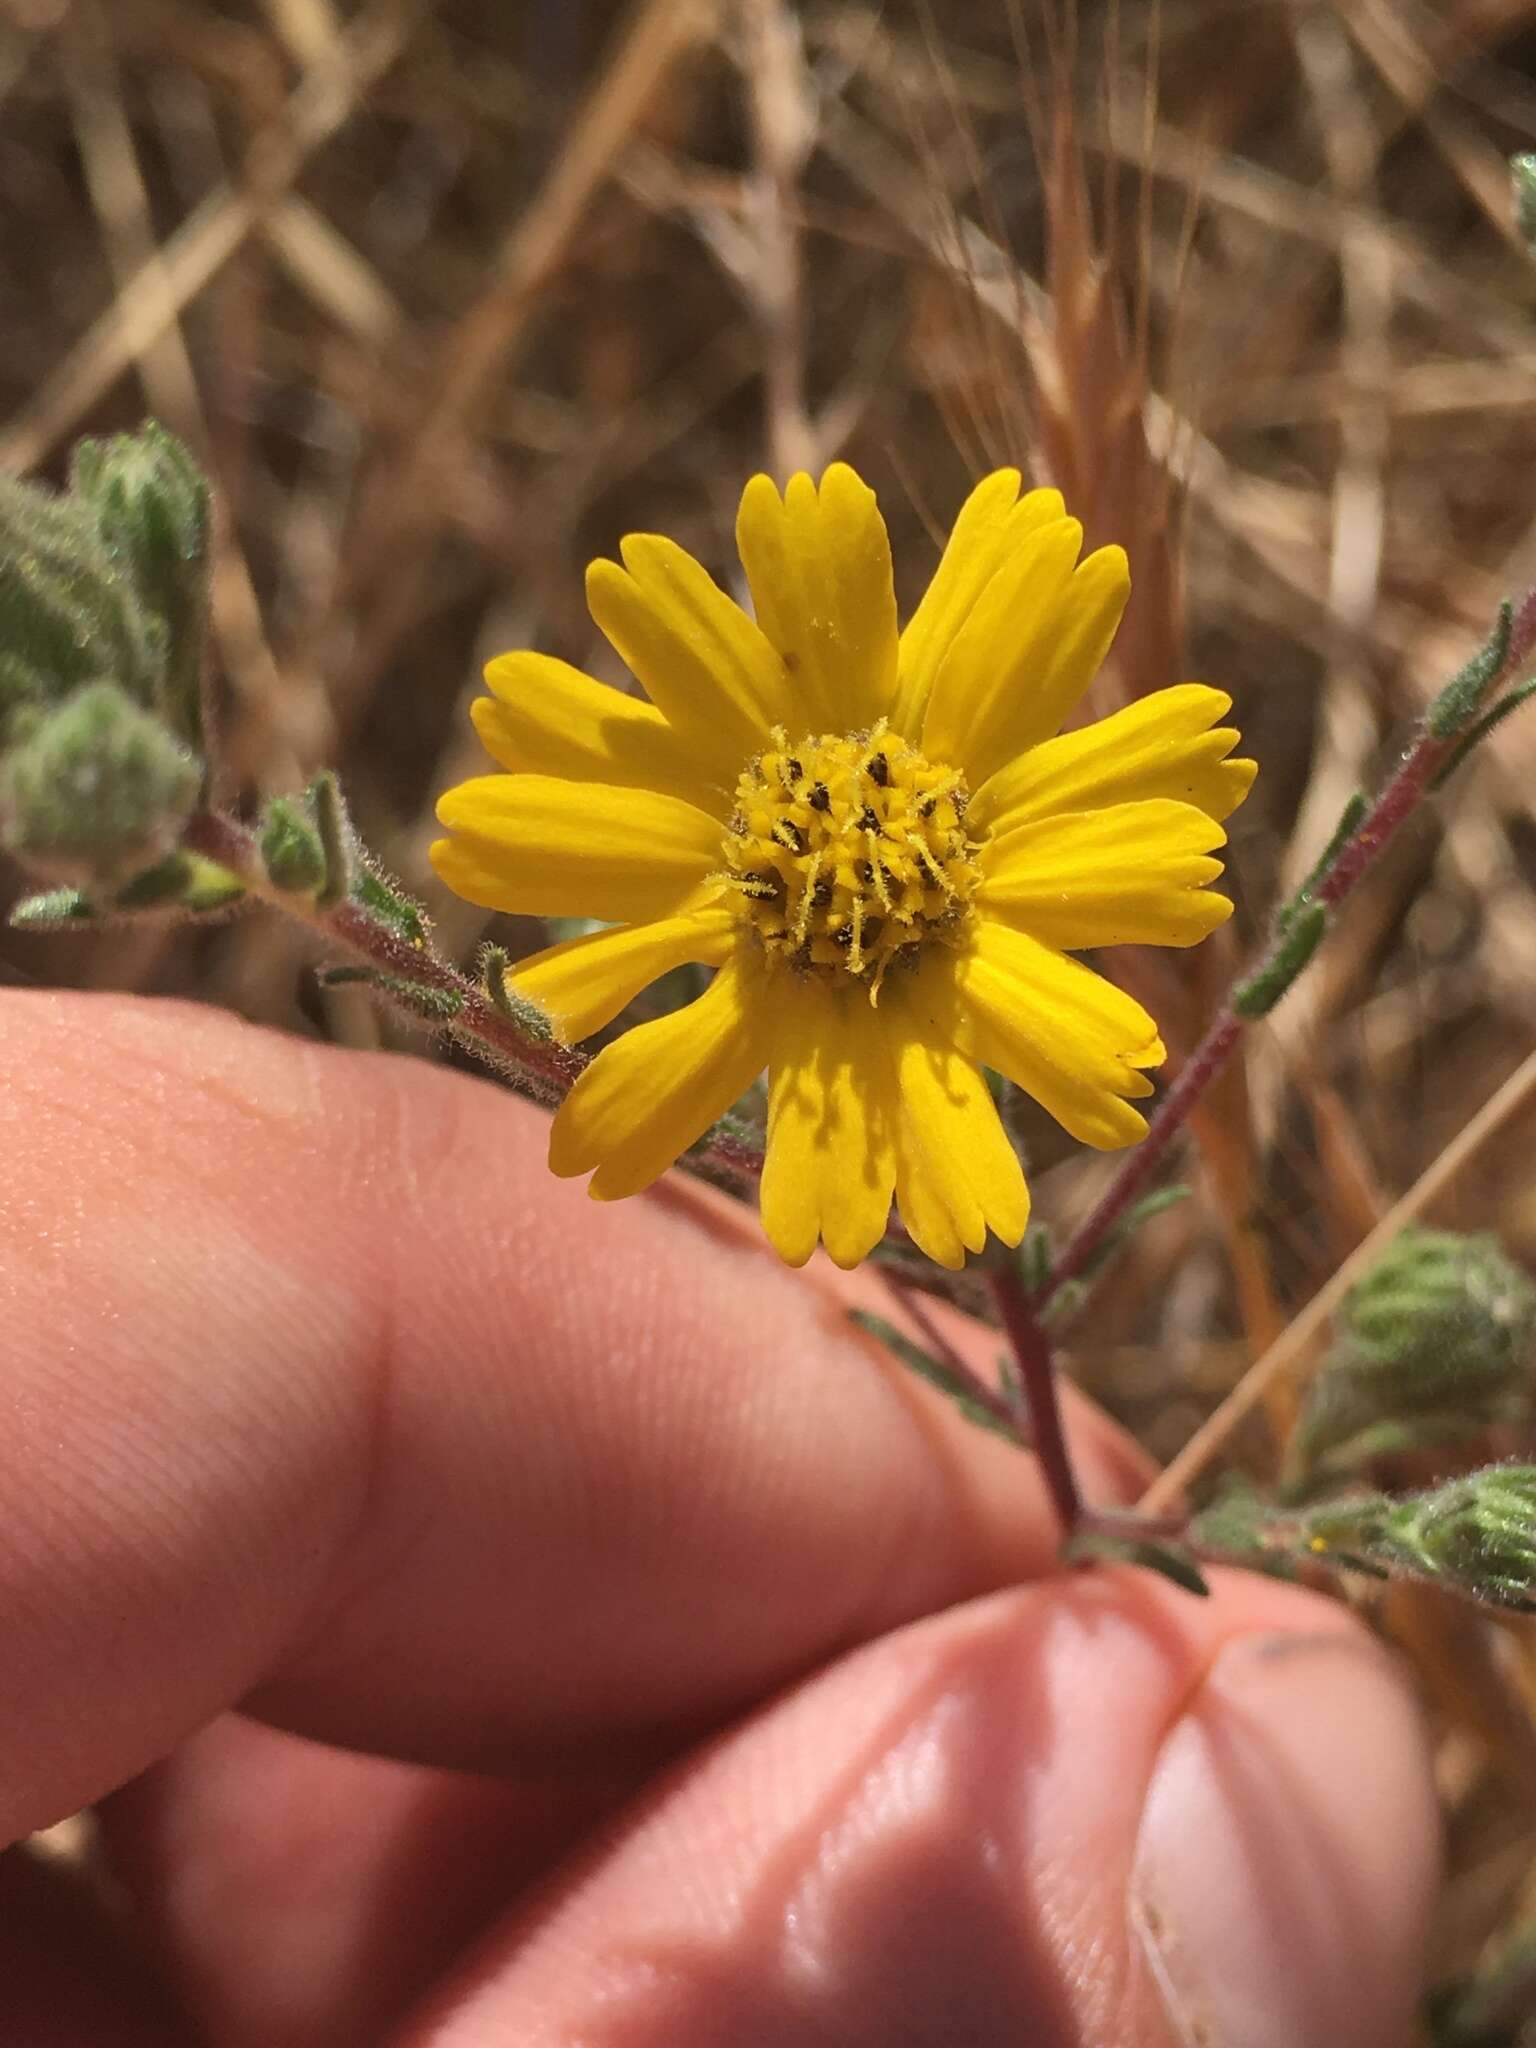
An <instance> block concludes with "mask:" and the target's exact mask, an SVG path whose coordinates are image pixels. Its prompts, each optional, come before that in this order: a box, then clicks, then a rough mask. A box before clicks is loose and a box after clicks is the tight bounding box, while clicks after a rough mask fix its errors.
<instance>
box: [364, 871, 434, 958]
mask: <svg viewBox="0 0 1536 2048" xmlns="http://www.w3.org/2000/svg"><path fill="white" fill-rule="evenodd" d="M352 894H353V896H354V898H355V899H356V901H357V902H359V903H361V904H362V906H363V908H364V909H365V910H367V911H371V912H372V914H373V915H374V916H375V917H377V918H380V919H381V920H382V921H383V922H384V923H385V924H387V925H389V926H390V928H391V929H392V930H394V931H396V932H398V933H399V934H400V936H401V938H402V939H404V940H405V942H406V944H407V945H410V946H425V945H426V943H427V919H426V913H425V912H424V911H423V909H422V907H421V905H420V904H419V903H418V902H416V900H415V899H414V897H410V896H407V895H406V894H405V892H404V890H403V889H397V888H396V887H395V886H394V885H393V883H391V882H388V881H386V880H385V878H384V877H383V876H382V875H381V874H379V873H378V871H377V870H376V869H374V868H370V867H367V866H364V865H362V864H359V866H358V869H357V872H356V874H355V875H354V876H353V878H352Z"/></svg>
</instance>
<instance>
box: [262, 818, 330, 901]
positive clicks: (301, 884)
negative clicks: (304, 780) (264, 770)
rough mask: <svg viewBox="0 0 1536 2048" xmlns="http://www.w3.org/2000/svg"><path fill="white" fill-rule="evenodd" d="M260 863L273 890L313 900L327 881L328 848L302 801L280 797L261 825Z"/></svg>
mask: <svg viewBox="0 0 1536 2048" xmlns="http://www.w3.org/2000/svg"><path fill="white" fill-rule="evenodd" d="M261 859H262V865H263V866H264V867H265V868H266V871H267V876H268V879H269V880H270V881H271V883H272V885H273V887H274V888H278V889H282V890H284V891H285V892H286V893H287V894H288V895H291V896H311V895H313V894H314V893H315V891H316V890H317V889H319V887H320V886H321V884H322V883H323V882H324V880H325V847H324V845H323V844H322V842H321V839H320V834H319V832H318V831H317V830H316V828H315V823H314V820H313V819H312V818H311V817H310V815H309V808H308V806H307V804H306V803H305V801H304V799H303V798H302V797H294V796H278V797H274V798H273V799H272V801H271V803H269V804H268V805H267V808H266V811H265V813H264V814H263V817H262V821H261Z"/></svg>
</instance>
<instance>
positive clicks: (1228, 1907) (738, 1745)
mask: <svg viewBox="0 0 1536 2048" xmlns="http://www.w3.org/2000/svg"><path fill="white" fill-rule="evenodd" d="M1436 1860H1437V1824H1436V1809H1435V1803H1434V1797H1433V1791H1432V1786H1431V1781H1430V1774H1429V1760H1428V1754H1427V1746H1426V1742H1425V1738H1424V1734H1423V1731H1422V1729H1421V1726H1420V1722H1419V1716H1418V1712H1417V1709H1416V1706H1415V1703H1414V1701H1413V1700H1412V1698H1411V1696H1410V1694H1409V1692H1408V1690H1407V1688H1406V1685H1405V1683H1404V1681H1403V1679H1402V1678H1401V1676H1400V1675H1399V1673H1398V1672H1397V1670H1396V1668H1395V1667H1394V1665H1393V1664H1392V1663H1391V1662H1390V1660H1389V1659H1388V1657H1387V1656H1386V1655H1385V1654H1384V1653H1383V1652H1382V1650H1381V1649H1380V1648H1379V1647H1378V1646H1377V1645H1375V1644H1374V1643H1372V1642H1371V1640H1370V1639H1369V1638H1368V1637H1367V1636H1366V1635H1365V1634H1364V1632H1363V1631H1361V1630H1360V1629H1359V1628H1358V1627H1357V1625H1356V1624H1355V1623H1354V1622H1353V1621H1352V1620H1351V1619H1350V1618H1349V1617H1348V1616H1347V1615H1346V1614H1345V1613H1344V1612H1343V1611H1342V1610H1341V1609H1339V1608H1337V1607H1335V1606H1332V1605H1330V1604H1328V1603H1325V1602H1323V1601H1322V1600H1320V1599H1319V1598H1317V1597H1315V1596H1312V1595H1309V1594H1304V1593H1300V1592H1298V1591H1295V1590H1293V1589H1290V1588H1285V1587H1281V1586H1277V1585H1274V1584H1272V1583H1269V1582H1266V1581H1262V1580H1259V1579H1256V1578H1253V1577H1248V1576H1242V1575H1236V1574H1225V1573H1223V1574H1218V1575H1217V1576H1216V1580H1215V1584H1214V1586H1213V1597H1212V1598H1211V1599H1210V1600H1209V1601H1208V1602H1197V1601H1194V1600H1191V1599H1189V1598H1188V1597H1187V1596H1184V1595H1181V1594H1179V1593H1177V1592H1176V1591H1174V1590H1173V1589H1171V1588H1169V1587H1167V1586H1166V1585H1164V1584H1163V1583H1162V1582H1161V1581H1158V1580H1155V1579H1153V1578H1151V1577H1150V1576H1149V1575H1146V1574H1141V1573H1134V1572H1129V1571H1113V1572H1109V1571H1105V1572H1099V1573H1094V1574H1082V1575H1078V1576H1075V1577H1072V1578H1058V1579H1053V1580H1050V1581H1046V1582H1043V1583H1041V1584H1039V1585H1036V1586H1033V1587H1027V1588H1023V1589H1020V1590H1018V1591H1016V1592H1012V1593H1006V1594H999V1595H995V1596H993V1597H992V1598H990V1599H988V1600H984V1601H981V1602H977V1603H974V1604H972V1605H970V1606H968V1607H965V1608H961V1609H956V1610H953V1611H951V1612H950V1613H947V1614H944V1615H940V1616H936V1617H933V1618H930V1619H929V1620H926V1621H923V1622H919V1623H916V1624H914V1625H913V1626H911V1627H910V1628H908V1629H906V1630H903V1631H901V1632H899V1633H898V1634H896V1635H894V1636H892V1637H889V1638H887V1639H885V1640H883V1641H881V1642H878V1643H875V1644H872V1645H869V1646H866V1647H865V1648H864V1649H862V1650H859V1651H857V1652H855V1653H854V1654H853V1655H851V1656H849V1657H847V1658H845V1659H844V1660H843V1661H842V1662H840V1663H839V1664H838V1665H837V1666H835V1667H834V1668H833V1669H832V1670H830V1671H828V1672H826V1673H825V1674H823V1675H821V1676H820V1677H818V1678H816V1679H813V1680H811V1681H810V1682H808V1683H807V1684H805V1685H803V1686H802V1687H800V1688H799V1689H798V1690H797V1691H796V1692H795V1693H794V1694H793V1695H792V1696H790V1697H789V1698H788V1699H787V1700H785V1701H784V1702H782V1703H780V1704H778V1705H776V1706H773V1707H771V1708H769V1709H767V1710H766V1711H765V1712H764V1713H762V1714H761V1715H760V1716H758V1717H757V1718H756V1719H754V1720H753V1721H752V1722H750V1723H749V1724H748V1725H747V1726H746V1727H745V1728H744V1729H742V1730H741V1731H739V1732H737V1733H735V1734H733V1735H731V1736H729V1737H727V1738H726V1739H724V1740H723V1741H722V1742H720V1743H719V1744H717V1745H715V1746H714V1747H713V1748H712V1749H711V1750H710V1751H708V1752H707V1753H705V1754H704V1755H703V1756H702V1757H701V1758H700V1759H698V1760H697V1761H696V1762H694V1763H692V1764H690V1765H688V1766H686V1767H685V1768H684V1769H683V1770H681V1771H680V1772H679V1773H678V1774H677V1775H676V1776H675V1778H674V1779H673V1781H672V1782H671V1784H670V1785H669V1786H668V1787H667V1788H666V1789H665V1790H664V1791H663V1792H662V1793H660V1794H658V1795H657V1796H656V1797H655V1798H654V1799H652V1800H651V1801H649V1802H648V1803H647V1805H646V1806H645V1808H644V1809H643V1810H642V1811H641V1812H640V1813H639V1814H638V1815H637V1816H636V1817H635V1818H634V1820H633V1822H632V1823H631V1825H630V1826H629V1828H628V1830H627V1831H626V1832H624V1833H622V1834H620V1835H618V1836H617V1837H616V1838H614V1839H613V1840H612V1841H611V1842H610V1844H609V1845H608V1846H607V1847H606V1848H605V1851H604V1853H603V1854H602V1855H601V1856H599V1857H596V1858H594V1859H592V1860H591V1861H589V1862H588V1863H587V1864H586V1865H585V1867H582V1868H579V1869H578V1870H576V1871H575V1872H574V1873H573V1874H572V1875H571V1876H570V1878H569V1879H568V1881H567V1883H566V1884H565V1886H564V1888H563V1890H562V1891H561V1892H560V1893H559V1894H558V1895H557V1896H556V1897H554V1898H553V1899H552V1900H551V1901H550V1902H549V1903H548V1904H547V1905H545V1906H544V1907H542V1908H540V1909H538V1910H536V1911H533V1912H526V1911H525V1912H523V1913H521V1914H518V1915H515V1916H514V1917H513V1918H512V1919H511V1920H510V1921H509V1923H508V1924H507V1925H506V1926H505V1927H504V1928H503V1929H502V1930H501V1931H500V1932H499V1934H498V1935H497V1936H495V1937H493V1938H492V1939H491V1940H489V1941H488V1942H487V1943H486V1944H484V1945H483V1946H482V1948H481V1949H480V1950H479V1952H478V1953H476V1954H475V1955H474V1956H473V1958H472V1959H471V1960H470V1961H469V1963H468V1964H467V1965H466V1967H465V1968H464V1969H463V1970H462V1971H461V1973H460V1974H459V1976H458V1978H457V1979H456V1980H455V1981H454V1982H452V1983H450V1984H448V1985H446V1986H445V1987H444V1988H443V1990H442V1991H441V1992H440V1993H439V1994H438V1996H437V1997H436V1998H435V1999H434V2000H433V2001H432V2002H431V2003H430V2005H429V2006H428V2007H427V2008H425V2009H424V2010H423V2011H421V2012H420V2013H419V2014H418V2015H417V2016H416V2017H415V2018H414V2019H413V2020H412V2021H411V2022H409V2023H408V2024H407V2025H405V2026H404V2027H403V2028H402V2029H401V2030H400V2032H399V2033H398V2034H397V2035H396V2036H394V2037H392V2048H471V2044H474V2048H478V2044H480V2043H483V2042H486V2041H492V2040H495V2041H502V2040H506V2041H517V2042H518V2043H519V2044H520V2048H555V2044H556V2043H567V2042H570V2041H575V2040H579V2041H581V2042H582V2043H583V2044H584V2048H676V2044H679V2043H684V2042H686V2043H699V2044H703V2043H705V2042H717V2041H718V2042H726V2041H731V2042H736V2041H740V2042H747V2041H750V2042H752V2043H754V2044H761V2048H825V2044H827V2043H831V2042H836V2043H837V2044H838V2048H865V2044H868V2048H890V2044H891V2043H893V2042H896V2041H900V2042H903V2043H906V2044H910V2048H959V2044H961V2043H972V2042H974V2043H976V2044H977V2048H981V2044H983V2043H986V2044H991V2043H996V2042H1004V2041H1030V2042H1039V2043H1042V2044H1050V2048H1174V2044H1176V2043H1177V2044H1183V2048H1189V2044H1194V2043H1211V2044H1213V2048H1214V2044H1218V2043H1220V2044H1226V2043H1231V2044H1234V2048H1235V2044H1238V2043H1241V2044H1242V2048H1325V2044H1326V2048H1333V2044H1335V2043H1337V2042H1340V2041H1350V2042H1360V2043H1362V2044H1365V2043H1369V2044H1371V2048H1406V2043H1407V2041H1408V2040H1409V2038H1410V2034H1411V2029H1412V2015H1413V2010H1414V2006H1415V2002H1416V1998H1417V1993H1418V1985H1419V1973H1420V1968H1421V1958H1422V1951H1423V1941H1424V1935H1425V1929H1426V1923H1427V1919H1428V1913H1429V1907H1430V1901H1431V1898H1432V1893H1433V1887H1434V1883H1435V1877H1436Z"/></svg>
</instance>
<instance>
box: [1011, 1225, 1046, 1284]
mask: <svg viewBox="0 0 1536 2048" xmlns="http://www.w3.org/2000/svg"><path fill="white" fill-rule="evenodd" d="M1014 1257H1015V1258H1016V1259H1017V1260H1018V1262H1019V1278H1020V1279H1021V1280H1022V1281H1023V1282H1024V1285H1025V1286H1026V1287H1027V1288H1028V1289H1029V1291H1030V1293H1031V1294H1038V1293H1040V1291H1041V1289H1042V1288H1044V1287H1046V1286H1047V1285H1048V1284H1049V1282H1050V1277H1051V1264H1052V1252H1051V1226H1050V1225H1049V1224H1048V1223H1031V1224H1030V1225H1029V1227H1028V1229H1027V1230H1026V1231H1025V1232H1024V1236H1023V1238H1022V1240H1021V1242H1020V1244H1019V1248H1018V1250H1017V1251H1016V1252H1015V1253H1014Z"/></svg>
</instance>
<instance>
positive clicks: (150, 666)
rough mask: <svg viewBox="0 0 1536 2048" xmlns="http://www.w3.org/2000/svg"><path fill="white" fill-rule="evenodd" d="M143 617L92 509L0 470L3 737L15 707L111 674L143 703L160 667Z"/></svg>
mask: <svg viewBox="0 0 1536 2048" xmlns="http://www.w3.org/2000/svg"><path fill="white" fill-rule="evenodd" d="M162 668H163V662H162V648H161V646H160V636H159V631H158V628H157V627H155V626H154V625H153V624H152V623H151V622H150V621H149V620H147V619H146V618H145V616H144V615H143V613H142V612H141V611H140V609H139V607H138V606H137V604H136V603H135V601H134V596H133V593H132V591H131V589H130V588H129V587H128V586H127V585H126V584H125V583H124V581H123V579H122V577H121V576H120V575H119V574H118V572H117V569H116V567H115V566H114V564H113V561H112V558H111V555H110V553H109V552H108V550H107V548H106V546H105V545H104V543H103V542H102V539H101V536H100V535H99V533H98V532H97V530H96V527H95V524H94V522H93V520H92V519H91V517H90V515H89V513H88V512H87V511H86V509H85V508H84V507H83V506H81V505H79V504H78V503H76V502H75V501H74V500H71V499H64V498H59V497H56V496H55V495H54V493H53V492H51V491H46V490H43V489H42V488H41V487H40V486H38V485H36V484H28V483H22V482H19V481H17V479H15V478H14V477H7V478H0V746H3V745H4V744H5V743H6V742H7V741H9V740H10V739H12V738H14V737H15V735H16V732H17V727H18V714H19V713H22V712H31V713H33V714H35V713H36V712H37V711H38V710H40V709H46V708H47V707H48V706H49V705H51V704H56V703H58V702H59V701H60V700H61V699H62V698H64V697H67V696H68V695H69V694H70V693H71V692H72V691H74V690H77V689H78V688H79V687H80V685H81V684H82V683H88V682H96V681H108V682H113V683H115V684H116V685H117V686H118V688H119V689H120V690H122V691H123V692H124V693H125V694H126V695H127V696H129V697H131V698H132V699H133V701H134V702H135V703H136V704H141V705H143V706H144V707H145V708H146V709H147V708H150V707H152V706H153V705H154V704H155V701H156V696H157V683H158V678H159V676H160V674H161V672H162Z"/></svg>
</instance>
